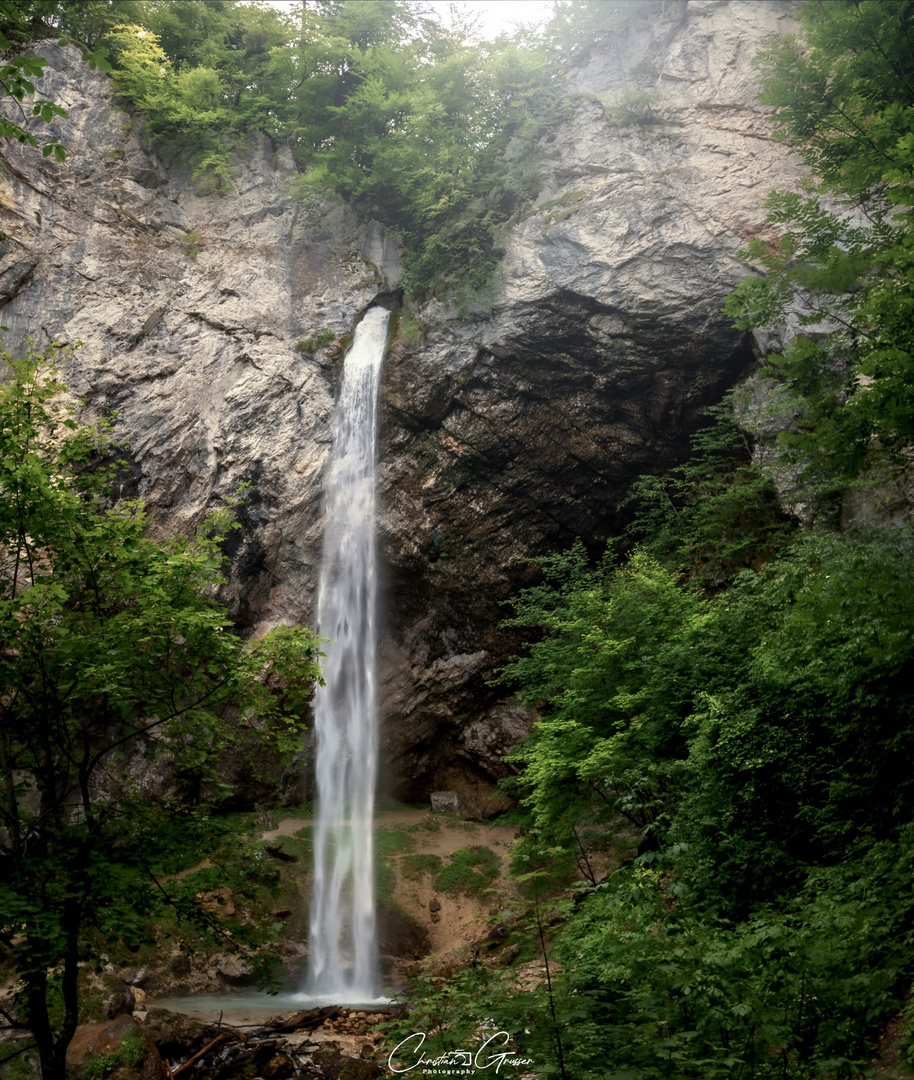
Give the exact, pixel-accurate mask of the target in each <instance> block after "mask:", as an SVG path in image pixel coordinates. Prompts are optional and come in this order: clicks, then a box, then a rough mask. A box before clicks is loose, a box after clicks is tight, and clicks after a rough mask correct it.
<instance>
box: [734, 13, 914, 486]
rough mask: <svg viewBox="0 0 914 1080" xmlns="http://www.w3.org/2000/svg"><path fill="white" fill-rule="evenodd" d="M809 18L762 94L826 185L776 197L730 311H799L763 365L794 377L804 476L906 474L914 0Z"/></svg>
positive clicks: (765, 61) (816, 479)
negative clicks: (775, 236) (771, 240)
mask: <svg viewBox="0 0 914 1080" xmlns="http://www.w3.org/2000/svg"><path fill="white" fill-rule="evenodd" d="M800 17H801V20H802V27H803V37H802V39H800V38H787V39H786V40H784V41H782V42H781V43H779V44H778V45H776V46H774V47H772V48H771V49H769V50H768V51H766V52H764V53H762V54H761V55H760V57H759V58H758V63H759V65H760V67H761V72H762V82H763V86H764V93H763V95H762V100H763V101H764V102H766V103H768V104H771V105H774V106H775V107H776V111H775V114H774V121H775V124H776V126H777V130H778V135H779V137H781V138H783V139H785V140H790V141H792V142H793V143H794V144H795V145H796V146H797V148H798V149H799V151H800V153H801V154H802V155H803V156H804V157H805V159H806V161H807V162H808V164H809V165H810V166H811V168H812V170H813V173H814V179H813V181H812V182H811V184H810V187H811V188H813V189H814V191H813V193H812V194H808V195H806V196H803V195H798V194H796V193H784V192H776V193H773V194H772V195H771V196H770V197H769V200H768V205H769V211H770V213H769V220H770V221H771V222H772V224H774V225H776V226H778V228H779V229H780V230H781V231H782V236H781V238H780V240H779V241H778V242H777V244H776V245H774V247H771V246H770V245H769V244H767V243H765V242H763V241H760V240H756V241H753V242H752V243H751V244H750V246H749V248H748V249H747V251H746V253H745V255H746V257H747V258H749V259H750V260H752V261H754V262H756V264H757V265H758V266H759V268H760V270H761V271H762V275H763V276H761V277H756V278H750V279H747V280H746V281H744V282H743V283H742V285H741V286H740V288H739V289H738V290H737V292H736V293H735V294H734V295H733V296H731V297H730V298H729V300H728V303H727V305H726V310H727V311H728V312H729V314H731V315H732V316H733V317H734V320H735V323H736V325H737V326H738V327H739V328H741V329H754V328H756V327H760V326H765V325H770V324H771V323H774V322H777V321H779V320H782V319H784V318H786V317H787V316H788V314H792V315H794V316H796V317H798V320H799V324H800V332H799V334H798V335H797V336H796V338H795V339H794V341H793V342H792V344H791V345H790V346H789V348H788V349H787V350H785V352H784V355H783V356H780V357H773V358H772V359H771V361H770V363H769V365H768V369H767V370H768V374H769V375H770V376H771V377H772V378H774V379H775V380H777V381H778V382H779V383H780V385H781V388H782V396H781V404H782V409H783V412H784V414H785V428H786V430H785V433H784V435H783V436H782V441H783V444H784V447H785V450H786V451H787V452H788V454H790V455H791V456H792V459H793V460H794V462H795V463H797V464H799V465H800V467H801V470H802V472H803V477H804V480H805V482H806V483H807V485H809V484H812V485H813V486H814V487H817V488H819V489H825V490H828V489H829V488H834V487H840V486H841V485H842V484H846V483H847V482H848V481H853V480H855V479H856V478H858V477H861V478H864V479H868V480H873V479H875V480H885V479H892V478H894V477H897V476H898V475H899V473H901V472H902V471H903V470H904V469H905V468H906V466H907V460H908V453H909V448H910V446H911V443H912V439H914V425H912V422H911V417H912V415H914V400H912V396H911V387H912V386H914V337H912V326H914V307H912V304H914V301H912V299H911V295H912V285H914V257H912V254H911V253H912V226H914V210H912V207H914V69H912V66H911V59H910V58H911V41H912V33H914V30H912V28H914V4H912V3H910V2H907V0H898V2H895V0H892V2H883V0H863V2H860V3H856V2H850V0H835V2H834V3H810V4H806V5H805V6H804V7H803V8H802V10H801V12H800ZM825 197H828V199H829V201H828V202H826V201H824V199H825ZM836 198H837V199H838V200H839V205H838V207H837V208H836V205H835V201H834V200H835V199H836ZM841 204H843V205H841ZM807 328H810V329H807Z"/></svg>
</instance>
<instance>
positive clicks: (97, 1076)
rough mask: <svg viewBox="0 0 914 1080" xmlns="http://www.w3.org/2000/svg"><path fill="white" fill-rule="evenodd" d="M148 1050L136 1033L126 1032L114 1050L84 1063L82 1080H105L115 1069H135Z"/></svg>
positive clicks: (141, 1037)
mask: <svg viewBox="0 0 914 1080" xmlns="http://www.w3.org/2000/svg"><path fill="white" fill-rule="evenodd" d="M148 1049H149V1048H148V1046H147V1045H146V1040H145V1039H144V1038H143V1036H142V1035H141V1034H140V1033H139V1032H138V1031H128V1032H127V1034H126V1035H125V1036H124V1037H123V1039H122V1040H121V1045H120V1046H119V1047H118V1048H117V1049H116V1050H113V1051H112V1052H111V1053H110V1054H104V1055H102V1056H101V1057H94V1058H89V1060H88V1061H86V1062H85V1064H84V1065H83V1068H82V1080H105V1077H107V1076H110V1075H111V1073H113V1072H114V1071H115V1069H136V1068H138V1066H140V1065H142V1063H143V1062H144V1061H145V1060H146V1053H147V1051H148Z"/></svg>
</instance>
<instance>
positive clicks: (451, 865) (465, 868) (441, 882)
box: [434, 844, 501, 896]
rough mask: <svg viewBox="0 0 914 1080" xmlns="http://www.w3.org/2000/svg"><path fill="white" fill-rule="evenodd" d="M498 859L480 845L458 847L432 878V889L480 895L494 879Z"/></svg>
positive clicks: (490, 886)
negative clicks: (433, 880) (433, 881)
mask: <svg viewBox="0 0 914 1080" xmlns="http://www.w3.org/2000/svg"><path fill="white" fill-rule="evenodd" d="M500 870H501V858H500V857H499V856H498V855H496V854H495V852H494V851H492V849H491V848H488V847H485V846H484V845H482V844H475V845H473V846H472V847H465V848H461V849H460V850H459V851H455V852H454V854H453V855H451V856H450V859H449V861H448V863H447V864H446V865H444V866H442V868H441V870H440V871H439V872H438V874H437V876H436V877H435V883H434V885H435V889H436V891H438V892H444V893H460V894H462V895H464V896H481V895H482V894H483V893H484V892H485V890H486V889H490V888H492V886H493V885H494V884H495V882H496V881H497V880H498V875H499V872H500Z"/></svg>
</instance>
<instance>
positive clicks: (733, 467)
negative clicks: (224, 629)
mask: <svg viewBox="0 0 914 1080" xmlns="http://www.w3.org/2000/svg"><path fill="white" fill-rule="evenodd" d="M707 415H708V417H709V419H710V420H711V421H712V422H711V423H710V424H709V426H708V427H705V428H702V429H700V430H699V431H698V432H696V434H695V435H694V436H693V437H692V452H691V454H690V456H689V458H688V460H687V461H686V462H685V463H684V464H682V465H679V466H676V467H675V468H673V469H670V470H669V471H668V472H666V473H664V474H663V475H661V476H642V477H640V478H639V479H638V480H636V481H635V483H634V484H633V485H632V487H631V489H630V491H629V494H628V496H627V497H626V499H625V501H624V502H623V503H622V509H623V510H627V511H628V512H629V513H630V514H631V515H632V518H631V521H630V523H629V525H628V527H627V529H626V533H625V540H626V542H627V543H634V544H641V545H642V546H644V547H645V548H646V549H647V550H649V551H650V552H651V554H653V555H654V556H655V557H656V558H658V559H660V560H661V561H663V562H664V563H666V564H667V565H670V566H672V567H674V568H676V569H678V570H680V571H682V572H683V573H685V574H686V575H687V576H688V577H689V578H690V579H692V580H694V581H696V583H698V584H700V585H701V586H702V587H703V588H704V589H706V590H712V589H715V588H720V587H721V586H723V585H726V584H727V583H728V582H729V581H730V580H731V578H732V577H733V575H735V574H737V573H738V572H739V571H740V570H744V569H754V570H757V569H759V568H760V567H761V566H762V565H763V564H764V563H765V562H767V561H768V560H769V559H771V558H772V557H774V556H775V555H776V554H778V553H779V552H780V551H781V550H782V549H783V548H784V546H785V544H786V543H787V542H788V541H789V540H790V537H791V535H792V533H793V530H794V527H795V522H793V521H791V519H790V518H789V517H788V516H787V515H786V514H785V513H784V511H783V510H782V509H781V507H780V505H779V501H778V497H777V494H776V492H775V490H774V487H773V485H772V483H771V481H770V480H769V479H768V478H767V477H766V476H765V475H764V474H763V473H762V471H761V470H760V469H759V468H757V467H756V466H755V465H754V464H753V463H752V445H751V441H750V439H749V437H748V435H747V434H746V432H745V431H744V430H742V429H741V428H740V427H739V425H738V424H737V422H736V418H735V417H734V415H733V409H732V403H731V401H730V400H729V399H726V400H725V402H724V403H723V404H721V405H719V406H715V407H713V408H711V409H709V410H708V412H707Z"/></svg>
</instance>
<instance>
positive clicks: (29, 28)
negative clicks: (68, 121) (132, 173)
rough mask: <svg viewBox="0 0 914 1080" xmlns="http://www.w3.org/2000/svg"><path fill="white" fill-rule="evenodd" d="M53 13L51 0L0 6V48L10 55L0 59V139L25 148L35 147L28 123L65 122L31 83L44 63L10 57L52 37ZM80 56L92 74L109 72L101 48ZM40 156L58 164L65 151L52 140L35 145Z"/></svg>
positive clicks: (55, 8)
mask: <svg viewBox="0 0 914 1080" xmlns="http://www.w3.org/2000/svg"><path fill="white" fill-rule="evenodd" d="M59 11H60V4H58V3H55V2H53V0H31V2H24V3H22V2H18V0H16V2H13V0H2V2H0V50H9V51H10V52H11V53H12V54H13V55H11V56H6V57H4V59H3V61H2V63H0V104H2V105H3V106H4V109H3V112H2V113H0V138H4V139H15V140H16V141H17V142H20V143H23V144H24V145H26V146H34V147H38V146H39V142H38V138H37V137H36V136H35V134H34V131H33V127H32V125H30V123H29V121H30V120H31V121H34V120H40V121H41V122H43V123H46V124H50V123H51V122H52V121H53V120H55V119H56V118H64V119H65V118H66V116H67V110H66V109H64V108H62V107H61V106H60V105H58V104H57V103H56V102H54V101H52V100H51V99H50V98H48V97H45V96H44V95H42V94H41V92H40V90H39V89H38V88H37V87H36V85H35V83H36V80H39V79H41V78H42V77H43V76H44V69H45V68H46V67H47V65H48V61H47V60H46V59H45V58H44V57H43V56H33V55H29V54H23V55H18V56H17V55H15V54H16V52H18V51H19V50H21V49H24V48H27V47H28V45H29V44H30V43H31V42H32V41H34V40H35V39H37V38H40V37H43V36H47V35H49V34H53V33H54V32H55V29H56V24H57V22H58V19H57V16H58V15H59ZM63 43H65V41H64V42H63ZM84 55H85V59H86V62H87V63H88V64H89V66H90V67H91V68H92V69H93V70H95V69H96V68H98V69H100V70H102V71H110V70H111V69H110V65H109V64H108V61H107V60H106V59H105V57H106V55H107V50H106V49H105V48H103V47H102V48H96V49H95V50H94V51H89V50H88V48H87V49H86V50H85V53H84ZM4 98H7V99H11V101H12V102H15V105H12V103H11V101H10V100H6V101H4V100H3V99H4ZM27 99H28V100H27ZM16 113H18V117H17V116H16V115H15V114H16ZM41 152H42V154H43V155H44V157H50V156H51V155H52V154H53V155H54V157H55V158H56V159H57V160H58V161H63V160H64V159H65V158H66V156H67V151H66V147H65V146H64V144H63V143H62V142H60V141H58V140H57V139H50V140H48V141H46V142H44V143H43V144H41Z"/></svg>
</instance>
